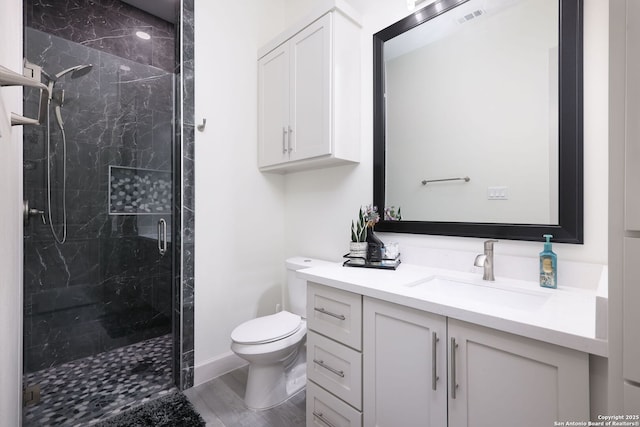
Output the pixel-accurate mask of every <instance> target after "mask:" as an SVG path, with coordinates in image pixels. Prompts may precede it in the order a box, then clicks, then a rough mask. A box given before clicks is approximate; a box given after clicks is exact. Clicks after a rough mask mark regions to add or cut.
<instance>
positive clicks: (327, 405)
mask: <svg viewBox="0 0 640 427" xmlns="http://www.w3.org/2000/svg"><path fill="white" fill-rule="evenodd" d="M310 426H315V427H327V426H335V427H361V426H362V413H361V412H360V411H357V410H355V409H353V408H352V407H351V406H349V405H347V404H346V403H344V402H343V401H341V400H340V399H337V398H336V397H335V396H333V395H332V394H331V393H329V392H327V391H326V390H324V389H322V388H321V387H318V386H317V385H316V384H314V383H312V382H311V381H308V382H307V427H310Z"/></svg>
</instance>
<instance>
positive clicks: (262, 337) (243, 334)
mask: <svg viewBox="0 0 640 427" xmlns="http://www.w3.org/2000/svg"><path fill="white" fill-rule="evenodd" d="M301 326H302V318H301V317H300V316H298V315H297V314H293V313H290V312H288V311H280V312H278V313H276V314H271V315H268V316H263V317H258V318H257V319H252V320H249V321H247V322H244V323H243V324H241V325H239V326H238V327H236V328H235V329H234V330H233V332H231V340H232V341H233V342H235V343H238V344H245V345H248V344H266V343H270V342H274V341H278V340H281V339H284V338H286V337H288V336H291V335H293V334H295V333H296V332H298V331H299V330H300V327H301Z"/></svg>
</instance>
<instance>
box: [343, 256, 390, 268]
mask: <svg viewBox="0 0 640 427" xmlns="http://www.w3.org/2000/svg"><path fill="white" fill-rule="evenodd" d="M343 257H344V258H347V259H346V260H345V262H343V263H342V265H343V266H344V267H361V268H380V269H383V270H395V269H396V268H398V266H399V265H400V262H401V261H400V254H398V256H396V257H395V258H393V259H391V258H383V259H382V260H381V261H369V260H367V259H366V258H364V257H354V256H351V255H349V254H346V255H343Z"/></svg>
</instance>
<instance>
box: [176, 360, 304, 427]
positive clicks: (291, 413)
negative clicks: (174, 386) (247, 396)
mask: <svg viewBox="0 0 640 427" xmlns="http://www.w3.org/2000/svg"><path fill="white" fill-rule="evenodd" d="M248 371H249V368H248V366H245V367H244V368H240V369H236V370H235V371H232V372H229V373H228V374H225V375H222V376H221V377H218V378H216V379H214V380H211V381H209V382H207V383H204V384H201V385H199V386H197V387H193V388H190V389H189V390H186V391H185V392H184V394H185V395H186V396H187V398H188V399H189V401H190V402H191V403H192V404H193V406H194V407H195V409H196V410H197V411H198V412H199V413H200V415H201V416H202V418H203V419H204V420H205V421H206V423H207V427H304V425H305V402H306V399H305V392H304V391H302V392H300V393H298V394H296V395H295V396H293V397H292V398H290V399H289V400H288V401H286V402H284V403H283V404H281V405H279V406H277V407H275V408H272V409H267V410H265V411H252V410H250V409H248V408H247V407H246V406H245V404H244V390H245V386H246V384H247V373H248Z"/></svg>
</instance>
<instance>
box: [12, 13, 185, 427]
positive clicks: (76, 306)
mask: <svg viewBox="0 0 640 427" xmlns="http://www.w3.org/2000/svg"><path fill="white" fill-rule="evenodd" d="M178 7H179V8H180V10H182V14H179V15H178V16H182V15H183V14H184V10H191V11H192V9H193V3H192V2H190V4H187V5H186V6H185V2H184V1H181V2H177V5H176V8H177V9H178ZM180 25H181V23H180ZM180 25H178V26H177V28H178V29H180ZM177 39H178V40H179V41H180V39H179V38H177V37H176V27H175V26H174V25H173V24H171V23H169V22H167V21H164V20H162V19H159V18H157V17H155V16H152V15H150V14H148V13H146V12H143V11H141V10H139V9H136V8H134V7H132V6H129V5H128V4H126V3H124V2H120V1H118V0H104V1H100V2H94V1H91V0H74V1H71V2H60V1H54V2H47V3H45V2H39V1H31V0H25V29H24V43H25V47H24V52H25V69H29V70H31V71H33V70H36V71H37V72H38V73H40V75H41V79H42V82H43V83H45V84H46V85H48V86H49V88H50V89H51V91H50V92H51V95H50V98H49V99H48V100H45V99H41V97H40V93H39V91H38V90H35V89H25V91H24V95H25V96H24V98H25V99H24V100H25V102H24V111H25V115H27V116H29V117H37V116H38V112H39V111H40V110H42V111H45V112H46V113H47V114H45V115H44V116H43V118H42V122H41V125H39V126H31V127H27V126H25V127H24V199H25V201H28V204H29V207H30V209H31V214H32V215H31V216H30V217H29V218H27V220H28V222H27V223H26V224H25V229H24V372H25V384H24V386H25V387H26V388H27V390H28V391H29V390H31V391H33V390H36V392H35V393H32V394H31V396H32V397H33V396H34V395H37V394H38V392H40V393H41V400H42V402H41V403H37V402H31V403H32V404H34V403H35V406H33V405H31V406H33V407H37V406H38V405H41V404H46V402H45V400H46V399H52V400H55V399H56V397H55V396H53V395H52V394H51V393H52V392H51V387H49V390H45V389H44V386H43V389H42V390H38V386H39V384H33V383H32V382H33V381H45V382H46V378H47V377H48V376H51V375H52V372H54V370H60V369H63V368H64V367H65V366H72V365H67V364H70V363H73V361H78V360H92V361H93V362H92V363H96V362H95V361H98V360H99V361H100V362H99V363H101V364H103V365H108V364H109V363H111V362H110V361H109V360H106V359H105V357H111V356H105V355H109V354H114V355H115V356H113V357H115V358H121V359H125V360H121V361H116V362H114V363H117V365H127V364H129V366H120V368H119V369H118V372H125V373H126V374H127V375H129V374H131V375H134V376H135V375H137V377H140V375H141V374H142V373H143V372H151V373H153V374H154V375H160V376H164V377H163V378H160V379H158V381H159V382H160V383H166V384H167V385H168V386H172V385H173V384H174V383H175V384H176V385H178V387H180V388H185V387H188V386H190V380H192V379H191V377H189V372H191V371H192V366H189V367H188V368H187V370H185V366H184V365H185V363H186V364H187V365H188V364H189V360H190V357H191V359H192V342H191V344H190V345H191V348H189V347H188V345H187V346H185V344H184V342H183V337H184V335H185V331H186V335H187V337H189V336H192V331H190V330H186V329H188V328H186V327H185V326H184V325H183V323H184V322H185V321H188V320H189V318H188V316H187V318H186V319H185V304H184V303H183V296H184V289H182V285H183V280H184V278H183V276H182V274H181V271H180V266H181V265H184V259H183V255H182V252H183V250H184V249H183V247H184V239H183V238H182V234H183V228H184V224H183V218H182V215H181V213H182V210H183V207H184V206H183V204H182V200H181V194H182V191H183V187H184V182H182V180H181V177H182V176H183V173H182V169H183V166H182V162H183V156H184V154H183V152H182V150H181V147H182V145H183V144H184V135H185V133H187V134H188V130H189V129H187V131H186V132H185V130H184V123H181V122H179V121H177V120H176V117H179V114H177V113H176V110H175V108H176V106H177V107H178V109H180V108H182V102H183V100H184V95H185V93H184V91H183V92H181V89H182V84H180V83H181V82H182V81H183V79H182V77H183V76H180V73H181V72H182V70H180V68H179V67H178V68H176V63H177V61H176V56H175V52H176V51H178V52H180V51H181V47H180V49H177V50H176V43H175V42H176V40H177ZM177 77H178V78H177ZM176 83H177V84H176ZM176 99H178V102H176ZM178 111H179V110H178ZM174 227H175V229H174ZM191 295H192V288H191ZM190 304H191V305H190V306H188V307H187V309H191V312H190V314H191V315H192V304H193V301H192V300H191V301H190ZM187 314H189V311H188V310H187ZM191 341H192V340H191ZM145 343H150V344H149V345H150V346H153V347H154V348H153V349H152V348H146V349H145V347H144V346H145V345H146V344H145ZM122 348H135V349H136V351H138V352H139V354H140V356H139V357H138V356H131V357H130V358H129V359H126V358H125V357H124V356H123V354H124V353H123V351H124V350H121V349H122ZM158 348H162V349H163V350H162V351H163V353H162V356H159V357H160V358H164V360H161V361H158V360H156V359H151V358H149V356H148V354H151V353H154V352H155V350H157V349H158ZM185 353H187V354H186V355H185ZM145 354H146V355H145ZM154 354H155V353H154ZM158 354H160V353H158ZM127 357H128V356H127ZM87 358H88V359H87ZM105 360H106V361H105ZM160 363H161V364H164V365H166V369H164V368H163V369H159V368H158V364H160ZM114 366H116V365H114ZM61 367H62V368H61ZM74 369H75V368H74ZM189 369H190V370H189ZM55 372H56V373H55V375H61V374H60V372H59V371H55ZM185 372H186V373H187V378H186V380H185ZM167 373H168V374H167ZM43 378H44V380H43ZM81 385H82V384H80V386H81ZM81 389H82V388H81ZM85 394H86V393H85ZM110 402H113V401H112V400H109V399H106V400H101V401H100V402H98V403H97V404H96V405H97V406H98V407H100V406H105V405H107V404H109V403H110ZM94 403H95V402H94ZM28 407H29V406H28ZM39 416H41V417H42V414H40V415H39ZM49 416H51V414H47V417H49ZM25 419H26V421H27V422H26V425H29V420H28V419H27V418H25ZM46 419H49V418H46Z"/></svg>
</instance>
